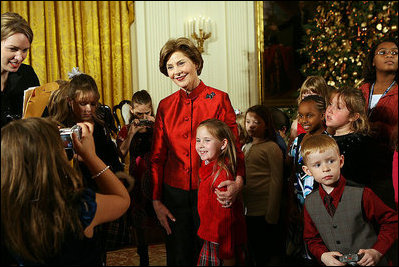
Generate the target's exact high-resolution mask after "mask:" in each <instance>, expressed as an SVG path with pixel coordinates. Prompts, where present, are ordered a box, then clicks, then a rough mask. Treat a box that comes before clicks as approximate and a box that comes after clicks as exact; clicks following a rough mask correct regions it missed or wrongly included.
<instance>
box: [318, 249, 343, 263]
mask: <svg viewBox="0 0 399 267" xmlns="http://www.w3.org/2000/svg"><path fill="white" fill-rule="evenodd" d="M339 256H342V254H341V253H339V252H338V251H329V252H324V253H323V254H321V259H320V260H321V262H322V263H324V264H325V265H326V266H345V265H346V264H345V263H343V262H340V261H339V260H338V258H337V257H339Z"/></svg>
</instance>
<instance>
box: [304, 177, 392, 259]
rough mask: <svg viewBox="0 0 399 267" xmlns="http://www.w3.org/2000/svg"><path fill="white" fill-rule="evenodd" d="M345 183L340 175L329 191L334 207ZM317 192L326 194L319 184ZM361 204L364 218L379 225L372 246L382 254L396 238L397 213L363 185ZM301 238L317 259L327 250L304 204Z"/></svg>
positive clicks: (322, 194)
mask: <svg viewBox="0 0 399 267" xmlns="http://www.w3.org/2000/svg"><path fill="white" fill-rule="evenodd" d="M345 185H346V179H345V178H344V177H343V176H342V175H341V177H340V179H339V180H338V184H337V187H336V188H334V190H333V191H332V192H331V193H330V195H331V196H332V198H333V205H334V206H335V207H336V208H337V207H338V204H339V201H340V199H341V196H342V194H343V192H344V188H345ZM319 194H320V197H321V198H322V199H324V197H325V196H326V194H327V193H326V191H324V189H323V187H322V186H321V185H320V186H319ZM362 204H363V209H364V216H365V218H366V220H368V221H372V222H375V223H377V224H378V225H379V226H380V230H379V232H378V239H377V242H376V243H375V244H374V245H373V247H372V248H373V249H375V250H377V251H379V252H380V253H381V254H383V255H384V254H385V253H386V252H387V251H388V250H389V248H390V247H391V246H392V244H393V243H394V241H395V240H396V239H397V238H398V214H397V213H396V212H395V211H394V210H393V209H391V208H389V207H388V206H387V205H385V204H384V202H382V200H381V199H380V198H379V197H378V196H377V195H376V194H375V193H374V192H373V191H372V190H371V189H370V188H367V187H365V188H364V191H363V199H362ZM324 206H325V207H326V209H327V205H326V203H324ZM303 238H304V240H305V242H306V243H307V245H308V248H309V250H310V252H311V253H312V254H313V255H314V256H315V257H316V259H318V260H319V261H320V259H321V255H322V254H323V253H325V252H329V250H328V248H327V247H326V245H325V244H324V242H323V239H322V238H321V236H320V234H319V231H318V230H317V228H316V225H315V224H314V222H313V221H312V218H311V217H310V215H309V213H308V211H307V210H306V204H305V206H304V233H303ZM365 249H367V248H365Z"/></svg>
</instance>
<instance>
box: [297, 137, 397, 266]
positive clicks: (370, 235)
mask: <svg viewBox="0 0 399 267" xmlns="http://www.w3.org/2000/svg"><path fill="white" fill-rule="evenodd" d="M301 154H302V156H303V161H304V165H303V167H302V168H303V170H304V171H305V172H306V174H308V175H311V176H313V177H314V179H315V181H317V182H318V183H319V184H320V186H319V188H318V189H316V190H313V191H312V193H310V194H309V195H308V196H307V197H306V199H305V206H304V234H303V238H304V241H305V242H306V244H307V246H308V248H309V250H310V252H311V253H312V254H313V255H314V256H315V257H316V259H317V260H318V261H319V262H321V263H323V264H325V265H327V266H332V265H334V266H343V265H345V264H346V263H348V264H351V265H353V264H358V265H361V266H371V265H377V264H381V265H387V264H388V261H387V257H384V255H385V256H387V255H388V254H387V252H388V251H389V250H390V249H391V247H392V246H393V244H394V243H395V242H396V241H397V239H398V214H397V213H396V211H394V210H393V209H391V208H390V207H388V206H387V205H386V204H385V203H384V202H383V201H382V200H381V199H380V198H379V197H378V196H377V195H376V194H375V193H374V192H373V191H372V190H371V189H369V188H368V187H364V186H361V185H359V184H355V183H353V182H351V181H349V180H346V179H345V178H344V177H343V176H342V175H341V168H342V166H343V165H344V156H343V155H341V154H340V151H339V147H338V144H337V142H336V141H335V140H334V139H333V138H332V137H330V136H328V135H315V136H311V137H309V138H308V139H306V140H305V141H304V142H303V144H302V149H301ZM396 253H397V252H396ZM391 260H392V259H391Z"/></svg>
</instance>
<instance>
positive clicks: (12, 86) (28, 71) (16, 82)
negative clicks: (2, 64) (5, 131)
mask: <svg viewBox="0 0 399 267" xmlns="http://www.w3.org/2000/svg"><path fill="white" fill-rule="evenodd" d="M33 86H40V82H39V78H38V77H37V75H36V73H35V71H34V70H33V68H32V67H31V66H29V65H26V64H22V65H21V66H20V67H19V69H18V71H17V72H10V73H9V74H8V79H7V82H6V84H5V87H4V91H2V92H1V127H3V126H4V125H6V124H7V123H8V122H10V121H11V120H13V119H19V118H21V117H22V106H23V101H24V91H25V90H26V89H28V88H29V87H33Z"/></svg>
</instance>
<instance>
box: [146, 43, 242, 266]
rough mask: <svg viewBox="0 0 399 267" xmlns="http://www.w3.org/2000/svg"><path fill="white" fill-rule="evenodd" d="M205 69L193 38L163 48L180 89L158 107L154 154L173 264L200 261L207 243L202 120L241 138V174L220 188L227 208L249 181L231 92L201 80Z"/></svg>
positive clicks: (163, 60) (163, 64) (157, 196)
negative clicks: (200, 203)
mask: <svg viewBox="0 0 399 267" xmlns="http://www.w3.org/2000/svg"><path fill="white" fill-rule="evenodd" d="M202 67H203V59H202V56H201V53H200V52H199V51H198V49H197V48H196V47H195V45H194V44H193V43H192V42H191V41H190V40H189V39H188V38H178V39H171V40H169V41H167V42H166V43H165V45H164V46H163V47H162V49H161V51H160V60H159V69H160V71H161V72H162V73H163V74H164V75H165V76H167V77H169V78H170V79H172V81H173V82H174V83H175V84H176V85H177V86H179V88H180V90H179V91H177V92H175V93H173V94H171V95H170V96H168V97H166V98H164V99H162V100H161V101H160V103H159V105H158V110H157V113H156V118H155V125H154V134H153V146H152V153H151V175H152V181H153V206H154V210H155V212H156V214H157V217H158V219H159V221H160V223H161V225H162V226H163V227H164V228H165V230H166V233H167V237H166V252H167V264H168V265H196V263H197V261H196V260H197V259H198V254H199V249H200V246H201V244H200V241H199V239H198V237H197V230H198V226H199V217H198V211H197V191H198V184H199V182H198V181H199V180H198V170H199V166H200V159H199V156H198V154H197V152H196V150H195V143H196V139H195V136H196V132H195V131H196V129H197V126H198V125H199V123H200V122H202V121H203V120H206V119H210V118H216V119H219V120H221V121H223V122H225V123H226V124H227V125H228V126H229V127H230V129H231V130H232V132H233V133H234V135H235V137H236V138H237V151H238V163H237V165H238V167H237V177H236V178H235V181H224V182H223V183H221V184H220V185H219V188H220V187H224V186H227V191H225V192H222V191H219V190H217V196H218V201H219V202H220V203H221V205H222V206H223V207H226V208H227V207H230V206H231V204H232V202H234V200H235V198H236V196H237V194H238V192H239V191H240V190H241V189H242V187H243V183H244V174H245V166H244V155H243V153H242V151H241V147H240V145H239V141H238V129H237V124H236V115H235V113H234V109H233V107H232V105H231V102H230V99H229V96H228V94H227V93H225V92H223V91H220V90H217V89H215V88H212V87H209V86H206V85H205V84H204V83H203V82H202V81H201V80H200V79H199V77H198V76H199V75H200V74H201V70H202Z"/></svg>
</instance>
